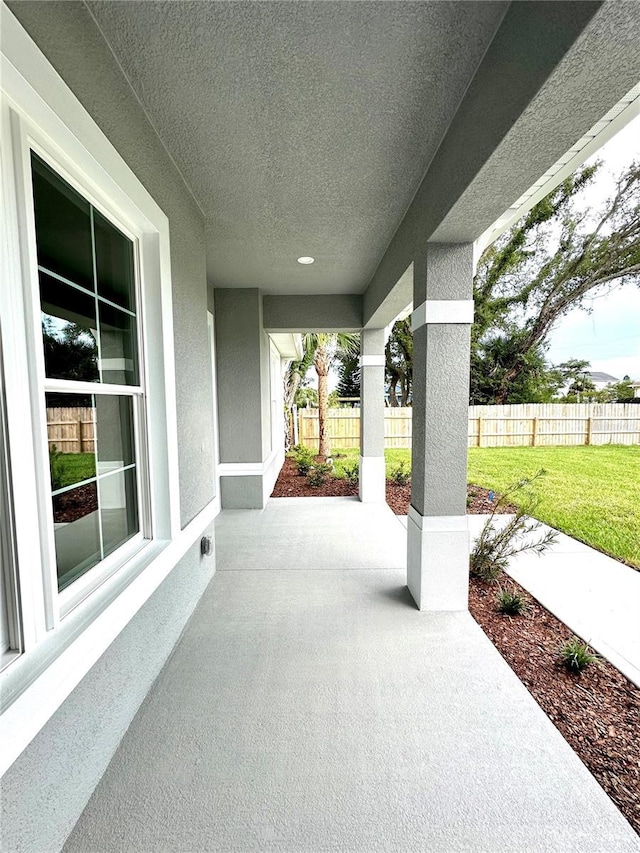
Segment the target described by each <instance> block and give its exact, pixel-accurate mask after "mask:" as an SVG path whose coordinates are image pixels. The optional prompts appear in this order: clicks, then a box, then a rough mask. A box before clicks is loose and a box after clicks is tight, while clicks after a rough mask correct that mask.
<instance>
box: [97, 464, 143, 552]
mask: <svg viewBox="0 0 640 853" xmlns="http://www.w3.org/2000/svg"><path fill="white" fill-rule="evenodd" d="M98 485H99V489H100V516H101V520H102V541H103V549H104V555H105V556H106V555H107V554H110V553H111V552H112V551H115V549H116V548H118V547H120V545H122V544H123V543H124V542H126V541H127V539H130V538H131V537H132V536H134V535H135V534H136V533H137V532H138V531H139V530H140V522H139V519H138V497H137V492H136V469H135V468H128V469H127V470H126V471H119V472H118V473H116V474H110V475H109V476H107V477H101V478H100V480H99V481H98Z"/></svg>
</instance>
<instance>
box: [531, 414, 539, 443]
mask: <svg viewBox="0 0 640 853" xmlns="http://www.w3.org/2000/svg"><path fill="white" fill-rule="evenodd" d="M532 421H533V424H532V427H531V446H532V447H535V446H536V438H537V437H538V418H536V417H534V418H532Z"/></svg>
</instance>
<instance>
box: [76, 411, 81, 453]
mask: <svg viewBox="0 0 640 853" xmlns="http://www.w3.org/2000/svg"><path fill="white" fill-rule="evenodd" d="M77 431H78V453H82V415H78V427H77Z"/></svg>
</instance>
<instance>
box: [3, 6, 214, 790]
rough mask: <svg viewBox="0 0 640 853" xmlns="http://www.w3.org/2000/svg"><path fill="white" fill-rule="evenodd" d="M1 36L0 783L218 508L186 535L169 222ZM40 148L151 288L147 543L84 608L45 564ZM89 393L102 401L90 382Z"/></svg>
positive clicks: (23, 42) (145, 300)
mask: <svg viewBox="0 0 640 853" xmlns="http://www.w3.org/2000/svg"><path fill="white" fill-rule="evenodd" d="M0 27H1V28H2V34H3V39H2V54H1V57H0V59H1V63H2V64H1V68H0V86H1V90H2V91H1V94H2V104H1V109H2V114H1V116H0V118H1V123H0V152H1V155H2V156H1V163H2V171H1V186H0V191H1V197H0V198H1V201H2V213H3V215H2V217H1V219H2V223H1V228H2V232H1V236H2V248H3V252H2V270H1V272H2V287H1V288H0V313H1V315H2V323H3V325H2V333H3V339H4V341H5V348H4V356H5V363H4V380H5V387H6V396H7V401H8V406H7V441H8V446H9V452H10V455H11V460H12V462H15V460H20V477H16V476H15V470H14V471H13V474H14V476H13V482H12V497H13V515H14V528H15V545H16V547H15V562H16V566H17V575H18V583H19V589H20V608H21V609H20V615H21V622H22V624H21V628H22V654H20V655H19V657H17V659H16V660H15V661H14V662H13V663H12V664H11V665H10V666H8V667H7V668H6V669H5V670H4V671H3V672H2V673H1V675H0V740H1V741H2V749H0V774H2V773H3V772H4V771H5V770H6V769H7V768H8V767H9V766H10V765H11V764H12V762H13V761H14V760H15V759H16V758H17V756H18V755H19V754H20V752H21V751H22V750H23V749H24V748H25V747H26V746H27V744H28V743H29V742H30V741H31V740H32V738H33V737H34V736H35V735H36V734H37V732H38V731H39V730H40V728H42V726H43V725H44V724H45V723H46V722H47V720H48V719H49V718H50V717H51V715H52V714H53V713H54V712H55V711H56V709H57V708H58V707H59V706H60V704H61V703H62V702H63V701H64V700H65V699H66V697H67V696H68V695H69V693H70V692H71V691H72V690H73V688H74V687H75V686H76V685H77V684H78V683H79V682H80V681H81V680H82V678H83V677H84V675H85V674H86V673H87V672H88V671H89V669H90V668H91V667H92V666H93V665H94V663H95V662H96V661H97V660H98V658H99V657H100V656H101V655H102V654H103V652H104V651H105V650H106V648H107V647H108V645H109V644H110V643H111V642H112V641H113V640H114V639H115V637H117V635H118V634H119V632H120V631H121V630H122V629H123V628H124V627H125V626H126V625H127V623H128V622H129V621H130V619H131V618H132V617H133V616H134V615H135V613H136V612H137V611H138V610H139V609H140V607H142V605H143V604H144V603H145V601H147V599H148V598H149V596H150V595H151V594H152V593H153V592H154V591H155V589H157V587H158V586H159V585H160V584H161V583H162V581H163V580H164V579H165V578H166V576H167V575H168V574H169V573H170V571H171V570H172V569H173V568H174V566H175V565H176V563H177V562H178V561H179V560H180V559H181V558H182V557H183V556H184V555H185V554H186V552H187V551H188V549H189V548H190V547H191V546H192V545H193V544H194V542H196V541H197V540H198V538H199V537H200V536H201V535H202V533H203V532H204V531H205V529H206V528H207V527H208V525H209V524H210V523H211V521H212V520H213V518H214V516H215V507H214V505H213V502H211V503H210V504H209V505H207V506H206V507H204V508H203V509H202V510H201V512H200V513H199V514H198V515H197V516H196V517H195V519H193V520H192V521H191V522H189V524H188V525H186V527H185V528H184V529H182V530H181V524H180V495H179V478H178V438H177V412H176V391H175V367H174V351H173V315H172V296H171V262H170V245H169V223H168V219H167V217H166V216H165V214H164V213H163V211H162V210H161V208H160V207H159V206H158V204H157V203H156V202H155V201H154V199H153V198H152V197H151V196H150V195H149V193H148V192H147V190H146V189H145V187H144V186H143V184H142V183H141V182H140V180H139V179H138V178H137V177H136V175H135V174H134V173H133V172H132V171H131V169H130V168H129V166H128V165H127V164H126V162H125V161H124V160H123V159H122V157H121V156H120V154H119V153H118V152H117V151H116V149H115V148H114V147H113V145H112V144H111V143H110V142H109V140H108V139H107V138H106V137H105V136H104V134H103V133H102V131H101V130H100V128H99V127H98V125H97V124H96V123H95V122H94V121H93V119H92V118H91V116H90V115H89V114H88V113H87V112H86V110H85V109H84V108H83V107H82V105H81V104H80V102H79V101H78V100H77V98H76V97H75V95H74V94H73V93H72V92H71V90H70V89H69V88H68V86H67V85H66V84H65V83H64V81H63V80H62V78H60V76H59V75H58V74H57V72H56V71H55V69H53V67H52V66H51V65H50V63H49V62H48V60H47V59H46V58H45V56H44V55H43V54H42V52H41V51H40V50H39V48H38V47H37V45H35V43H34V42H33V41H32V40H31V38H30V37H29V36H28V35H27V33H26V32H25V31H24V29H23V28H22V27H21V25H20V24H19V23H18V21H17V20H16V18H15V17H14V16H13V15H12V13H11V12H10V11H9V10H8V8H7V7H6V6H5V5H4V4H2V3H0ZM32 143H36V144H38V145H40V146H41V147H42V149H43V150H44V151H46V152H47V154H48V159H49V161H53V162H55V163H56V164H59V165H60V166H61V167H62V172H61V174H62V177H64V178H65V179H67V174H68V175H69V176H70V177H71V178H72V179H74V180H76V181H78V182H79V185H80V187H81V189H80V192H81V193H82V194H83V195H84V196H85V197H87V198H88V199H89V201H91V202H92V203H95V202H97V204H96V207H98V208H99V209H101V210H102V211H103V212H106V213H107V214H109V216H108V218H110V219H112V220H115V222H116V224H117V225H118V227H122V224H123V223H124V224H125V225H126V226H127V228H128V230H129V232H130V233H132V234H134V235H135V236H136V238H137V240H138V245H139V272H140V280H141V281H142V283H143V286H142V294H141V302H140V305H139V307H140V310H141V318H142V319H141V333H142V336H143V339H144V340H146V341H147V342H148V347H147V349H143V350H141V351H140V360H141V370H142V371H143V372H144V376H145V377H146V393H147V398H146V415H147V423H148V429H147V424H146V423H145V422H144V420H143V421H142V422H141V423H139V424H138V431H139V434H140V439H141V441H142V443H143V444H146V447H147V456H148V465H149V476H148V485H147V486H146V488H147V489H148V495H143V501H142V502H141V505H146V506H148V507H149V516H148V519H147V520H146V522H148V525H149V529H150V530H152V531H153V539H152V540H150V541H148V543H147V544H145V546H144V547H142V548H140V549H139V550H138V551H137V553H135V554H132V555H131V558H130V559H128V560H127V561H125V562H123V561H122V559H121V560H120V569H119V570H118V571H114V572H113V573H112V574H111V575H110V576H109V577H106V578H104V579H102V580H101V583H100V585H99V586H97V588H95V589H93V590H92V591H91V594H86V597H83V596H80V597H79V599H78V601H77V602H65V600H64V595H59V594H58V592H57V579H56V583H55V587H54V585H53V580H54V579H53V578H52V573H51V566H50V564H49V563H47V561H46V560H45V559H43V553H42V550H41V546H40V543H42V549H44V550H45V551H46V550H47V549H49V551H48V553H49V554H50V547H51V542H50V537H51V536H52V532H51V530H50V525H49V516H50V512H51V509H50V506H49V505H48V501H49V500H50V498H49V494H50V491H49V490H50V483H49V471H48V453H47V454H46V457H45V458H44V460H43V456H44V454H43V449H44V447H45V445H44V444H43V436H44V430H43V427H42V419H41V416H39V415H38V407H41V408H44V397H43V396H42V389H43V376H42V375H41V376H38V375H35V376H34V375H33V374H34V372H35V373H36V374H37V373H38V370H41V369H42V367H43V365H42V364H40V367H38V364H37V358H34V356H33V354H34V353H37V352H41V327H40V323H39V312H40V308H39V304H37V306H36V307H37V311H36V309H35V308H34V303H33V300H34V298H35V297H34V294H35V293H37V291H36V290H35V287H36V282H35V280H34V276H35V275H36V272H37V267H36V265H35V264H34V263H33V259H34V257H35V246H34V245H33V239H34V238H33V235H34V231H33V228H30V227H29V216H33V203H32V200H31V198H29V192H28V190H29V182H30V180H31V178H30V162H29V157H28V156H27V155H28V150H29V144H32ZM56 171H57V169H56ZM25 237H26V240H25ZM30 241H31V245H30ZM34 315H36V316H34ZM36 317H37V320H36ZM7 341H10V346H8V345H7V344H6V342H7ZM89 385H90V390H91V393H95V392H96V389H95V386H94V385H93V383H89ZM117 388H118V391H119V392H120V391H122V389H121V387H120V386H117ZM44 429H45V430H46V427H45V428H44ZM43 461H46V463H47V464H46V465H43ZM14 467H15V466H14ZM141 480H142V478H141ZM45 505H46V507H45ZM34 507H35V508H36V511H35V512H34ZM120 557H122V554H121V553H120ZM103 562H105V563H106V561H103ZM89 574H91V573H90V572H88V573H87V576H88V575H89ZM74 585H75V584H73V585H71V586H70V587H69V589H72V588H73V586H74ZM74 605H75V606H74Z"/></svg>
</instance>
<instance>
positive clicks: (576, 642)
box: [558, 637, 598, 672]
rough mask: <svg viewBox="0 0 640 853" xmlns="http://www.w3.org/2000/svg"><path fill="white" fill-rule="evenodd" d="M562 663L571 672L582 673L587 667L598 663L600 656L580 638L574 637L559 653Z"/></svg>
mask: <svg viewBox="0 0 640 853" xmlns="http://www.w3.org/2000/svg"><path fill="white" fill-rule="evenodd" d="M558 655H559V657H560V660H561V662H562V663H563V664H564V665H565V666H566V668H567V669H568V670H571V672H582V670H583V669H585V667H587V666H590V665H591V664H593V663H598V656H597V655H595V654H594V653H593V652H592V651H591V650H590V648H589V644H588V643H583V642H582V640H580V639H579V638H578V637H572V638H571V639H570V640H567V642H566V643H563V644H562V646H561V647H560V649H559V651H558Z"/></svg>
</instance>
